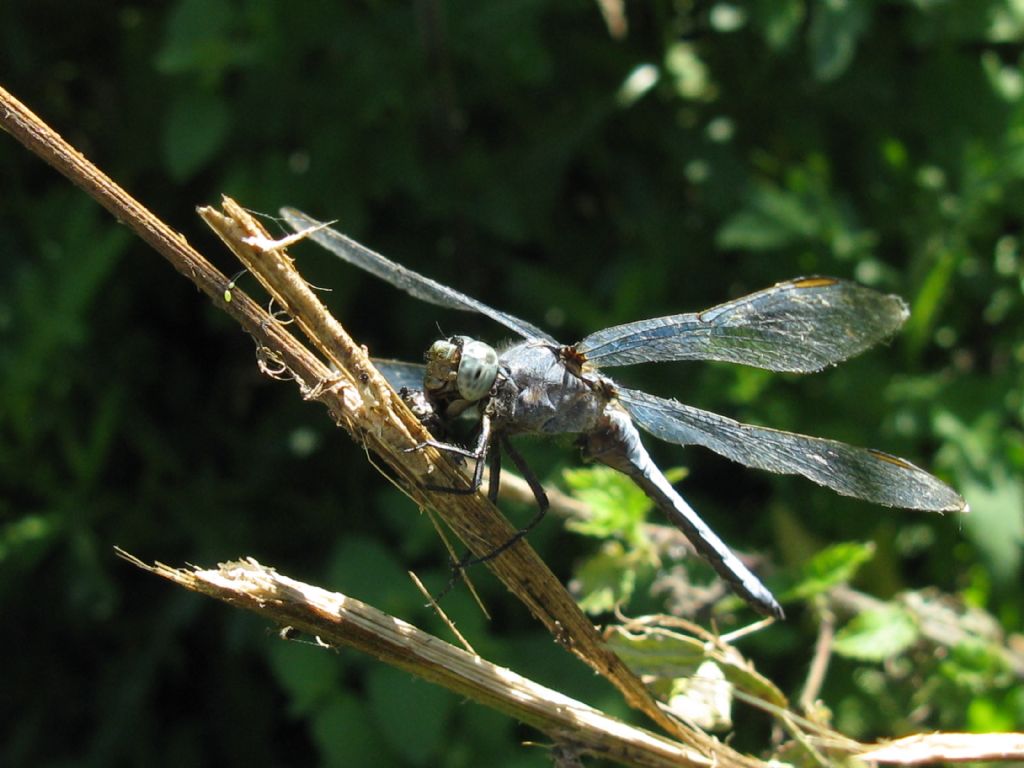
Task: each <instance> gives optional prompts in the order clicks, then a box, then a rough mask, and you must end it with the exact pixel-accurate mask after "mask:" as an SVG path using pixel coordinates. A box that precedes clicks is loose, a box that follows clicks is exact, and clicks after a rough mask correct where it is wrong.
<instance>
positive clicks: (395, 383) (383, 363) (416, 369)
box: [371, 357, 427, 392]
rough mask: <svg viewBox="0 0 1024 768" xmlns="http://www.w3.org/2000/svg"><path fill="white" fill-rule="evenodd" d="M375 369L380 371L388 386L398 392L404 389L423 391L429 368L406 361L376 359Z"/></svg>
mask: <svg viewBox="0 0 1024 768" xmlns="http://www.w3.org/2000/svg"><path fill="white" fill-rule="evenodd" d="M371 359H372V360H373V365H374V367H376V368H377V370H378V371H380V372H381V373H382V374H383V375H384V378H385V379H387V380H388V384H390V385H391V386H392V388H393V389H394V390H395V391H396V392H398V391H399V390H400V389H402V388H403V387H404V388H406V389H423V376H424V374H425V373H426V371H427V367H426V366H425V365H423V364H422V363H407V362H405V361H404V360H382V359H381V358H378V357H374V358H371Z"/></svg>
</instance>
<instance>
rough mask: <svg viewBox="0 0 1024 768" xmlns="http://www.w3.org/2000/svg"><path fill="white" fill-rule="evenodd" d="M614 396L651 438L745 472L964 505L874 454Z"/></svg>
mask: <svg viewBox="0 0 1024 768" xmlns="http://www.w3.org/2000/svg"><path fill="white" fill-rule="evenodd" d="M619 399H620V400H621V401H622V403H623V405H625V407H626V409H627V410H628V411H629V413H630V415H632V417H633V418H634V419H635V420H636V422H637V424H639V425H640V426H641V427H642V428H643V429H645V430H646V431H647V432H650V433H651V434H652V435H654V436H655V437H658V438H660V439H662V440H665V441H667V442H670V443H678V444H679V445H702V446H704V447H705V448H709V449H711V450H712V451H714V452H715V453H718V454H720V455H722V456H725V457H726V458H728V459H732V460H733V461H737V462H739V463H740V464H744V465H746V466H748V467H755V468H757V469H764V470H768V471H769V472H777V473H779V474H795V475H803V476H804V477H806V478H808V479H809V480H813V481H814V482H816V483H818V484H820V485H824V486H826V487H828V488H831V489H832V490H834V491H836V492H837V493H840V494H842V495H843V496H854V497H856V498H860V499H865V500H867V501H871V502H874V503H876V504H883V505H885V506H890V507H903V508H906V509H923V510H930V511H936V512H945V511H949V512H952V511H960V510H965V509H966V506H967V505H966V503H965V502H964V500H963V499H962V498H961V497H960V495H959V494H957V493H956V491H954V490H953V489H952V488H950V487H949V486H948V485H946V484H945V483H943V482H942V481H941V480H939V479H938V478H936V477H934V476H932V475H930V474H928V473H927V472H925V471H924V470H923V469H920V468H919V467H916V466H914V465H913V464H911V463H910V462H908V461H904V460H903V459H900V458H897V457H896V456H891V455H889V454H887V453H882V452H881V451H874V450H870V449H867V448H857V447H855V446H852V445H847V444H846V443H840V442H837V441H835V440H826V439H823V438H820V437H808V436H807V435H798V434H794V433H792V432H783V431H781V430H776V429H768V428H766V427H755V426H752V425H750V424H743V423H741V422H738V421H734V420H733V419H729V418H726V417H725V416H719V415H718V414H715V413H711V412H709V411H703V410H700V409H699V408H693V407H691V406H688V405H684V404H682V403H679V402H676V401H674V400H665V399H663V398H660V397H655V396H654V395H649V394H647V393H645V392H637V391H635V390H628V389H620V390H619Z"/></svg>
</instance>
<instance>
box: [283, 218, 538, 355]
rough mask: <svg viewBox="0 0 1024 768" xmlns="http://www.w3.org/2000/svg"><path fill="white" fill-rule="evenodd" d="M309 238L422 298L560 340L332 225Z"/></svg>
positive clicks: (302, 225)
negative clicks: (450, 286)
mask: <svg viewBox="0 0 1024 768" xmlns="http://www.w3.org/2000/svg"><path fill="white" fill-rule="evenodd" d="M281 216H283V217H284V220H285V221H287V222H288V224H289V226H291V228H292V229H294V230H295V231H296V232H301V231H303V230H306V229H310V228H313V227H322V226H323V225H322V223H321V222H319V221H317V220H316V219H314V218H312V217H311V216H308V215H306V214H305V213H303V212H302V211H299V210H296V209H295V208H282V209H281ZM309 239H310V240H312V241H313V242H315V243H316V244H317V245H320V246H322V247H323V248H326V249H327V250H328V251H330V252H331V253H333V254H334V255H335V256H338V257H340V258H342V259H344V260H345V261H347V262H349V263H350V264H354V265H355V266H357V267H359V268H360V269H362V270H365V271H366V272H369V273H370V274H371V275H374V276H375V277H379V278H380V279H381V280H384V281H385V282H388V283H391V285H393V286H395V287H396V288H399V289H401V290H403V291H405V292H406V293H408V294H409V295H410V296H414V297H415V298H417V299H420V300H421V301H426V302H429V303H430V304H437V305H438V306H441V307H447V308H448V309H458V310H462V311H464V312H479V313H480V314H481V315H485V316H486V317H489V318H491V319H492V320H494V321H496V322H499V323H501V324H502V325H504V326H505V327H506V328H508V329H510V330H513V331H515V332H516V333H518V334H519V335H520V336H522V337H524V338H527V339H543V340H544V341H549V342H551V343H552V344H555V343H556V342H555V340H554V339H553V338H551V336H549V335H548V334H546V333H545V332H544V331H542V330H541V329H540V328H538V327H536V326H535V325H533V324H531V323H528V322H526V321H525V320H520V319H519V318H518V317H514V316H513V315H510V314H508V313H506V312H502V311H501V310H498V309H493V308H491V307H489V306H487V305H486V304H484V303H483V302H481V301H477V300H476V299H473V298H470V297H469V296H467V295H465V294H464V293H459V291H456V290H455V289H454V288H449V287H448V286H446V285H442V284H441V283H439V282H437V281H436V280H431V279H430V278H429V277H424V276H423V275H421V274H419V273H418V272H413V271H412V270H411V269H408V268H407V267H403V266H402V265H401V264H396V263H395V262H393V261H391V260H390V259H386V258H384V257H383V256H381V255H380V254H379V253H376V252H375V251H371V250H370V249H369V248H366V247H365V246H362V245H360V244H359V243H357V242H356V241H355V240H353V239H351V238H349V237H346V236H345V235H343V234H341V233H340V232H338V231H336V230H334V229H331V228H330V227H323V228H322V229H318V230H316V231H315V232H311V233H310V235H309Z"/></svg>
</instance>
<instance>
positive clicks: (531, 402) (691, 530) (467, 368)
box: [281, 208, 967, 619]
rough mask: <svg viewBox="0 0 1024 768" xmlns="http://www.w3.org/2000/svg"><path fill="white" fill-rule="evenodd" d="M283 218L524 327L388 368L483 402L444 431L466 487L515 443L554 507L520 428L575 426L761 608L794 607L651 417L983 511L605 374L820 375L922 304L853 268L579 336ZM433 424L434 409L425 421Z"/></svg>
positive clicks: (923, 483)
mask: <svg viewBox="0 0 1024 768" xmlns="http://www.w3.org/2000/svg"><path fill="white" fill-rule="evenodd" d="M281 216H282V217H283V218H284V220H285V221H286V222H287V223H288V225H289V226H291V227H292V228H293V229H294V230H295V231H296V232H299V233H303V234H305V236H306V237H308V239H310V240H312V241H314V242H315V243H317V244H318V245H320V246H322V247H323V248H325V249H327V250H328V251H330V252H331V253H333V254H334V255H336V256H338V257H340V258H341V259H343V260H344V261H347V262H349V263H350V264H352V265H354V266H356V267H359V268H360V269H362V270H364V271H366V272H369V273H370V274H372V275H374V276H375V277H378V278H380V279H381V280H384V281H385V282H387V283H390V284H391V285H392V286H394V287H396V288H398V289H400V290H402V291H404V292H406V293H407V294H409V295H411V296H413V297H415V298H417V299H420V300H422V301H425V302H429V303H431V304H435V305H438V306H441V307H445V308H448V309H455V310H462V311H467V312H475V313H478V314H481V315H484V316H486V317H488V318H490V319H491V320H494V321H495V322H497V323H499V324H501V325H503V326H504V327H505V328H507V329H508V330H510V331H512V332H513V333H515V334H516V335H517V336H518V337H520V340H519V341H517V342H515V343H512V344H511V345H510V346H508V347H507V348H505V349H503V350H502V351H501V352H498V351H497V350H496V349H495V348H494V347H492V346H490V345H489V344H487V343H485V342H483V341H480V340H477V339H472V338H469V337H466V336H452V337H449V338H446V339H441V340H439V341H437V342H435V343H434V344H433V345H432V346H431V347H430V349H429V350H428V351H427V353H426V355H425V360H426V362H425V364H422V365H420V364H413V363H399V362H384V361H382V362H381V363H380V365H379V366H378V367H379V368H381V371H382V373H383V374H384V375H385V377H386V378H388V379H389V382H390V383H391V384H392V386H394V387H395V388H396V390H397V389H401V388H403V387H404V388H405V391H406V392H407V393H408V392H414V393H415V395H416V396H415V397H414V398H413V402H415V403H416V404H418V406H419V409H418V415H420V416H421V418H423V419H425V420H429V423H430V424H431V425H433V426H432V427H431V429H434V428H443V427H444V426H445V425H446V424H450V423H451V420H453V419H454V418H456V417H458V416H459V415H461V414H465V413H467V412H471V411H472V409H474V408H475V409H476V414H477V417H478V419H479V434H478V436H477V438H476V441H475V443H474V444H473V445H472V446H471V447H466V446H462V445H458V444H453V443H450V442H445V441H442V440H432V441H429V443H428V444H430V445H434V446H435V447H438V448H440V449H443V450H448V451H451V452H453V453H456V454H459V455H461V456H464V457H466V458H468V459H471V460H473V461H474V462H475V468H474V471H473V476H472V481H471V482H470V483H469V484H468V487H466V488H458V489H451V488H446V489H442V490H449V491H452V492H458V493H476V492H477V491H478V490H479V489H480V487H481V485H482V481H483V469H484V467H485V465H489V466H490V468H491V473H490V477H489V489H488V495H489V496H490V497H491V499H492V500H494V499H496V497H497V473H498V472H499V471H500V466H501V464H500V461H501V459H500V457H501V452H502V451H504V452H505V453H506V454H507V455H508V456H509V458H510V459H512V461H513V462H514V463H515V464H516V466H517V467H518V468H519V469H520V471H522V472H523V474H524V476H525V477H526V478H527V480H528V482H530V485H531V488H532V489H533V492H534V495H535V496H536V497H537V502H538V505H539V507H540V511H541V513H543V510H544V509H545V508H546V506H547V499H546V496H545V495H544V490H543V488H542V487H541V485H540V483H539V481H537V480H536V478H535V477H534V476H533V475H532V473H531V472H529V471H528V468H527V467H526V466H525V462H523V460H522V457H521V456H520V455H519V454H518V452H517V451H516V450H515V448H514V447H513V445H512V443H511V442H510V441H509V438H510V437H512V436H515V435H523V434H526V435H560V434H574V435H577V436H578V443H579V445H580V446H581V448H582V452H583V455H584V458H585V459H588V460H591V461H596V462H598V463H602V464H605V465H606V466H609V467H611V468H613V469H615V470H618V471H620V472H622V473H624V474H625V475H626V476H628V477H629V478H630V479H631V480H632V481H633V482H634V483H636V484H637V485H638V486H639V487H640V488H641V489H642V490H643V491H644V493H645V494H646V495H647V496H648V497H649V498H650V499H651V500H652V501H653V502H654V504H655V506H656V507H657V508H658V509H659V510H660V511H661V512H662V513H663V514H664V515H665V516H666V517H667V518H668V519H669V520H670V521H671V522H672V523H673V524H674V525H675V526H676V527H677V528H679V529H680V530H681V531H682V532H683V534H685V536H686V537H687V539H688V540H689V541H690V543H691V544H692V545H693V548H694V550H695V551H696V552H697V553H698V554H699V555H700V556H702V557H703V558H704V559H705V560H706V561H707V562H708V563H709V564H710V565H711V567H712V568H713V569H714V570H715V571H716V572H717V573H718V575H719V576H720V577H721V578H722V579H724V580H725V581H726V582H727V583H728V585H729V586H730V587H731V588H732V589H733V591H734V592H735V593H736V594H737V595H739V596H740V597H741V598H743V599H744V600H745V601H746V602H747V603H748V604H749V605H750V606H751V607H753V608H754V609H755V610H757V611H758V612H760V613H762V614H765V615H769V616H774V617H776V618H780V619H781V618H783V616H784V612H783V610H782V607H781V606H780V604H779V602H778V601H777V600H776V598H775V597H774V596H773V595H772V593H771V592H770V591H769V590H768V589H767V587H765V586H764V584H762V582H761V580H760V579H759V578H758V577H757V576H756V575H754V573H753V572H752V571H751V570H750V569H749V568H748V567H747V566H746V565H744V563H743V562H742V561H741V560H740V559H739V558H738V557H737V556H736V555H735V554H734V553H733V552H732V551H731V550H730V549H729V547H728V546H727V545H726V544H725V543H724V542H723V541H722V540H721V538H719V536H718V535H717V534H716V533H715V532H714V531H713V530H712V529H711V527H710V526H709V525H708V524H707V523H705V522H704V520H703V519H702V518H701V517H700V516H699V515H698V514H697V512H696V511H694V509H693V508H692V507H691V506H690V505H689V504H688V503H687V502H686V501H685V500H684V499H683V497H682V496H681V495H680V494H679V493H678V492H677V491H676V490H675V488H673V486H672V484H671V483H670V482H669V481H668V480H667V479H666V477H665V475H664V474H663V473H662V472H661V470H660V469H659V468H658V467H657V465H656V464H655V463H654V461H653V460H652V459H651V457H650V455H649V454H648V452H647V450H646V449H645V447H644V445H643V443H642V441H641V438H640V430H641V429H642V430H644V431H646V432H648V433H649V434H651V435H653V436H654V437H656V438H658V439H660V440H664V441H667V442H669V443H675V444H678V445H684V446H686V445H699V446H703V447H705V448H708V449H710V450H712V451H714V452H715V453H718V454H720V455H722V456H724V457H726V458H728V459H731V460H733V461H735V462H738V463H740V464H743V465H746V466H748V467H753V468H757V469H762V470H767V471H769V472H776V473H780V474H795V475H802V476H804V477H806V478H807V479H809V480H811V481H813V482H815V483H818V484H820V485H823V486H825V487H827V488H830V489H832V490H833V491H835V492H837V493H839V494H841V495H844V496H852V497H855V498H859V499H864V500H867V501H869V502H873V503H876V504H881V505H884V506H889V507H901V508H905V509H918V510H926V511H935V512H953V511H967V504H966V502H965V501H964V499H963V498H962V497H961V496H960V495H959V494H958V493H957V492H956V491H955V490H953V489H952V488H951V487H950V486H948V485H947V484H946V483H944V482H943V481H941V480H939V479H938V478H936V477H934V476H933V475H931V474H929V473H928V472H926V471H925V470H923V469H921V468H919V467H917V466H915V465H914V464H911V463H910V462H909V461H907V460H905V459H901V458H899V457H897V456H893V455H891V454H889V453H885V452H883V451H878V450H874V449H869V448H859V447H855V446H852V445H848V444H846V443H842V442H838V441H835V440H829V439H825V438H820V437H811V436H808V435H801V434H796V433H792V432H785V431H782V430H777V429H771V428H768V427H761V426H754V425H751V424H744V423H742V422H739V421H735V420H733V419H731V418H728V417H726V416H721V415H718V414H716V413H712V412H710V411H705V410H702V409H700V408H696V407H694V406H691V405H686V404H684V403H681V402H678V401H677V400H673V399H666V398H662V397H658V396H655V395H652V394H649V393H647V392H643V391H639V390H635V389H628V388H626V387H623V386H620V385H619V384H616V383H615V382H614V381H613V380H612V379H611V378H609V377H607V376H606V375H605V374H604V373H602V371H603V370H604V369H606V368H613V367H616V366H625V365H632V364H636V363H651V362H666V361H678V360H714V361H724V362H728V363H736V364H740V365H747V366H753V367H756V368H761V369H765V370H769V371H778V372H789V373H812V372H816V371H820V370H822V369H824V368H826V367H828V366H831V365H834V364H836V363H839V362H841V361H843V360H846V359H847V358H850V357H852V356H854V355H857V354H860V353H861V352H863V351H865V350H866V349H868V348H869V347H871V346H874V345H875V344H877V343H878V342H880V341H883V340H885V339H887V338H889V337H890V336H892V335H893V334H894V333H895V332H896V331H897V330H898V329H899V328H900V326H901V325H902V324H903V323H904V322H905V320H906V319H907V317H908V316H909V311H908V309H907V305H906V304H905V303H904V302H903V300H902V299H900V298H899V297H898V296H894V295H888V294H884V293H881V292H878V291H875V290H873V289H870V288H867V287H865V286H862V285H859V284H858V283H854V282H851V281H847V280H842V279H838V278H832V277H803V278H798V279H794V280H789V281H786V282H782V283H778V284H776V285H774V286H771V287H770V288H766V289H764V290H761V291H758V292H756V293H752V294H750V295H748V296H743V297H741V298H738V299H735V300H732V301H728V302H726V303H724V304H719V305H718V306H715V307H712V308H711V309H707V310H705V311H703V312H696V313H685V314H676V315H668V316H665V317H656V318H651V319H647V320H639V321H636V322H630V323H625V324H623V325H616V326H613V327H610V328H605V329H604V330H600V331H597V332H596V333H592V334H590V335H589V336H586V337H585V338H584V339H583V340H582V341H579V342H577V343H576V344H572V345H566V344H561V343H559V342H558V341H556V340H555V339H554V338H553V337H552V336H550V335H549V334H548V333H546V332H545V331H543V330H541V329H540V328H538V327H537V326H535V325H533V324H532V323H529V322H527V321H525V320H521V319H519V318H518V317H515V316H514V315H511V314H508V313H507V312H503V311H501V310H498V309H493V308H492V307H489V306H488V305H486V304H484V303H483V302H481V301H478V300H476V299H474V298H471V297H470V296H467V295H466V294H464V293H461V292H459V291H457V290H455V289H454V288H450V287H448V286H446V285H443V284H442V283H439V282H437V281H435V280H432V279H430V278H428V277H425V276H423V275H421V274H419V273H417V272H414V271H413V270H411V269H409V268H407V267H404V266H402V265H400V264H396V263H395V262H393V261H391V260H389V259H387V258H385V257H384V256H382V255H380V254H379V253H376V252H374V251H372V250H370V249H369V248H366V247H365V246H363V245H360V244H359V243H357V242H356V241H355V240H352V239H351V238H349V237H347V236H345V235H343V234H342V233H340V232H338V231H336V230H334V229H332V228H330V227H329V226H327V225H326V224H324V223H322V222H320V221H317V220H316V219H314V218H313V217H311V216H309V215H307V214H305V213H303V212H301V211H299V210H296V209H294V208H283V209H281ZM425 423H426V422H425Z"/></svg>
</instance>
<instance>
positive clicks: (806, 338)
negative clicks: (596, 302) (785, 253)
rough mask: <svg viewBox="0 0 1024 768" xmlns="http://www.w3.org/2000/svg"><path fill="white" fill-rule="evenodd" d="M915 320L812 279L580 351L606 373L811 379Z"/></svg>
mask: <svg viewBox="0 0 1024 768" xmlns="http://www.w3.org/2000/svg"><path fill="white" fill-rule="evenodd" d="M907 314H908V313H907V307H906V304H905V303H904V302H903V300H902V299H900V298H899V297H898V296H891V295H887V294H883V293H879V292H878V291H874V290H871V289H870V288H865V287H864V286H861V285H857V284H856V283H851V282H847V281H844V280H837V279H835V278H830V277H806V278H799V279H797V280H790V281H788V282H785V283H779V284H778V285H775V286H772V287H771V288H767V289H765V290H763V291H758V292H757V293H752V294H750V295H749V296H744V297H742V298H740V299H736V300H734V301H730V302H727V303H725V304H720V305H719V306H717V307H714V308H712V309H709V310H706V311H704V312H696V313H690V314H682V315H669V316H667V317H656V318H652V319H650V320H640V321H637V322H633V323H626V324H625V325H618V326H614V327H612V328H606V329H604V330H602V331H598V332H597V333H593V334H591V335H590V336H587V337H586V338H585V339H583V340H582V341H581V342H580V343H579V344H577V345H576V347H575V348H576V350H577V351H578V352H581V353H583V354H584V355H585V356H586V358H587V359H588V360H589V361H590V362H591V363H592V364H594V365H595V366H597V367H598V368H602V367H609V366H616V365H631V364H633V363H646V362H664V361H669V360H721V361H725V362H730V363H740V364H743V365H751V366H755V367H757V368H765V369H768V370H771V371H790V372H795V373H810V372H812V371H818V370H821V369H822V368H825V367H826V366H828V365H832V364H834V363H838V362H840V361H842V360H845V359H846V358H848V357H852V356H854V355H857V354H860V353H861V352H863V351H864V350H866V349H868V348H869V347H871V346H873V345H875V344H877V343H878V342H879V341H882V340H883V339H886V338H888V337H889V336H891V335H892V334H893V333H895V332H896V330H898V329H899V327H900V326H901V325H902V324H903V322H904V321H905V320H906V318H907Z"/></svg>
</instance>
